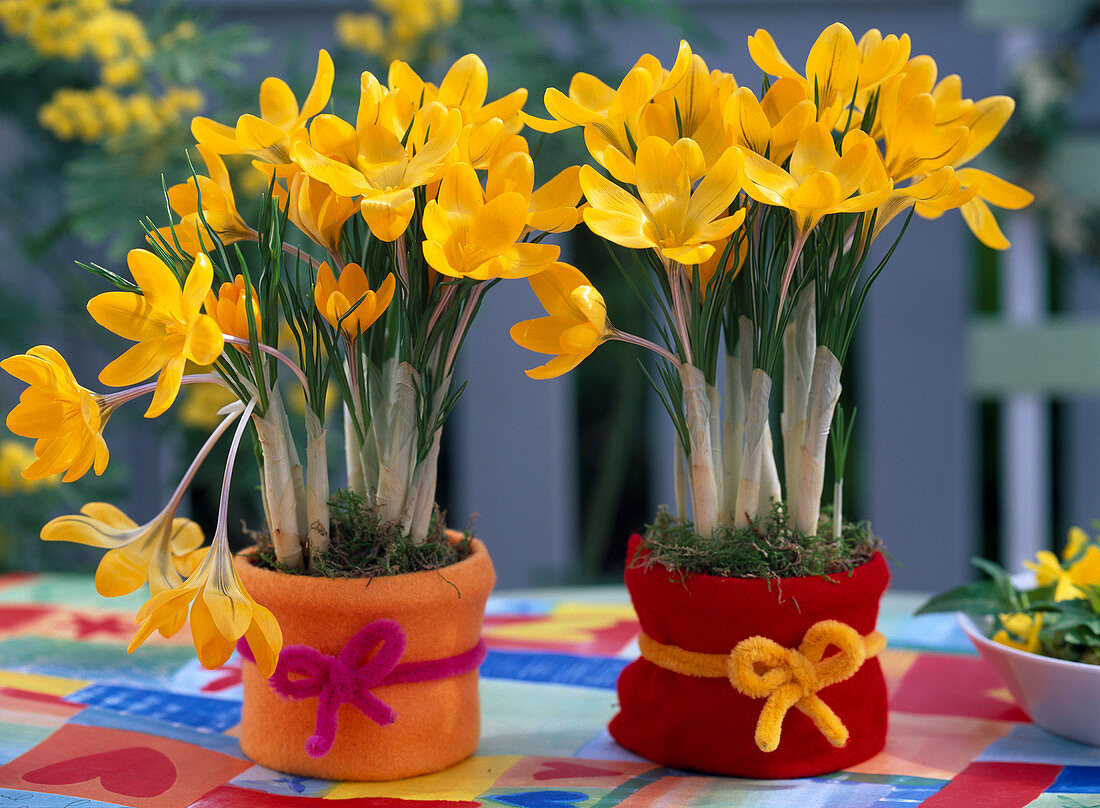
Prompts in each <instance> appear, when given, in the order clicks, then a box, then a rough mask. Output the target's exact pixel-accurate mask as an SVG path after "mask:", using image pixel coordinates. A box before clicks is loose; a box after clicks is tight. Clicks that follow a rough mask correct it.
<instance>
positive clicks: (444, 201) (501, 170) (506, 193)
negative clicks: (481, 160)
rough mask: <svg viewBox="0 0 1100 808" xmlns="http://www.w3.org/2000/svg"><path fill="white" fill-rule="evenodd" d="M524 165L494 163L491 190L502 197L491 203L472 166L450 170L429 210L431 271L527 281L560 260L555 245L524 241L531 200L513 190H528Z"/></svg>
mask: <svg viewBox="0 0 1100 808" xmlns="http://www.w3.org/2000/svg"><path fill="white" fill-rule="evenodd" d="M528 159H529V158H528ZM525 166H526V162H525V161H524V160H522V159H520V160H510V161H498V162H496V163H494V165H493V168H492V169H491V170H490V187H491V188H492V189H493V190H494V191H496V192H497V193H496V195H495V196H491V197H488V198H487V197H486V193H485V191H483V190H482V187H481V182H480V180H478V177H477V173H476V172H475V171H474V169H473V167H472V166H469V165H466V164H465V163H459V164H457V165H454V166H451V168H449V169H448V170H447V173H445V174H444V175H443V178H442V179H441V180H440V183H439V193H438V195H437V196H436V198H435V199H433V200H430V201H429V202H428V204H427V205H425V206H424V220H423V224H424V260H426V261H427V262H428V264H429V265H431V267H432V269H434V270H435V271H436V272H438V273H440V274H442V275H448V276H450V277H452V278H472V279H473V280H479V281H485V280H491V279H494V278H526V277H528V276H530V275H533V274H536V273H538V272H541V271H543V270H544V269H546V268H547V267H549V266H550V265H551V264H552V263H554V262H555V261H556V260H557V259H558V256H559V255H560V253H561V248H559V247H557V246H556V245H553V244H534V243H527V242H522V241H521V239H522V238H523V234H524V232H525V230H526V228H527V218H528V208H529V206H530V196H529V195H528V196H525V195H524V194H523V193H521V192H519V191H516V190H511V188H516V187H520V188H525V187H527V186H526V179H527V174H526V173H525V172H524V167H525ZM528 194H529V192H528Z"/></svg>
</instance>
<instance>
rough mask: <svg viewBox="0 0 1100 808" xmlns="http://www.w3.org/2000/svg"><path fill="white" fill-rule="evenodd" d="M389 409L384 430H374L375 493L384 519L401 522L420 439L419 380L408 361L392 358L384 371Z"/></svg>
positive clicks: (372, 427) (385, 393)
mask: <svg viewBox="0 0 1100 808" xmlns="http://www.w3.org/2000/svg"><path fill="white" fill-rule="evenodd" d="M382 385H383V388H382V389H383V391H384V395H385V396H386V399H385V404H384V406H385V408H386V419H385V420H386V424H385V432H378V431H377V430H376V429H375V426H376V422H375V421H373V420H372V422H371V432H372V433H374V438H375V441H374V442H375V445H376V446H377V448H378V485H377V489H376V492H375V495H376V497H377V501H378V506H379V512H380V515H381V516H382V518H383V519H384V520H386V521H391V522H398V523H400V522H402V521H403V520H404V518H405V517H406V515H407V513H408V506H409V493H410V489H411V485H412V472H413V464H414V462H415V460H416V439H417V394H416V389H417V379H416V372H415V371H414V370H413V368H412V365H410V364H409V363H408V362H400V363H398V362H396V360H393V359H390V360H387V362H386V367H385V368H384V370H383V373H382Z"/></svg>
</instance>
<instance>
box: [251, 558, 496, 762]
mask: <svg viewBox="0 0 1100 808" xmlns="http://www.w3.org/2000/svg"><path fill="white" fill-rule="evenodd" d="M234 563H235V565H236V568H237V573H238V574H239V575H240V577H241V580H242V582H243V583H244V585H245V588H246V589H247V590H248V592H249V594H251V595H252V597H253V598H255V599H256V601H257V602H258V603H261V604H263V605H264V606H266V607H267V608H269V609H271V611H272V612H273V613H274V614H275V617H276V618H277V619H278V621H279V625H280V626H281V627H282V631H283V648H284V651H285V649H287V648H289V647H292V646H308V648H311V649H315V651H309V652H308V653H310V654H313V655H314V656H318V654H320V655H326V656H328V657H336V656H338V655H339V653H340V651H341V649H342V648H344V646H345V645H346V644H347V643H348V641H349V640H350V639H352V637H354V636H355V635H356V634H357V633H359V632H361V631H362V630H364V628H365V627H366V626H368V625H369V624H371V623H373V622H374V621H377V620H383V621H389V620H392V621H396V622H397V623H398V624H399V625H400V627H401V629H402V630H403V632H404V634H405V635H406V645H405V650H404V653H403V654H401V657H400V664H401V665H403V666H411V665H415V663H422V662H430V661H437V660H447V659H449V658H451V657H456V658H458V657H460V656H461V655H469V654H470V653H471V650H472V649H475V648H476V647H477V646H478V643H479V642H480V638H481V623H482V618H483V616H484V613H485V602H486V600H487V599H488V597H489V592H490V591H491V590H492V588H493V583H494V582H495V581H496V574H495V573H494V571H493V562H492V561H491V560H490V558H489V552H488V550H486V549H485V545H483V544H482V543H481V542H480V541H478V540H476V539H475V540H474V541H473V542H472V543H471V552H470V555H469V556H468V557H467V558H465V559H464V560H462V561H460V562H459V563H457V564H453V565H451V566H450V567H446V568H444V569H441V570H432V571H429V572H415V573H409V574H406V575H395V576H378V577H375V578H370V579H356V578H338V579H335V578H310V577H305V576H290V575H286V574H284V573H280V572H274V571H271V570H264V569H260V568H259V567H256V566H254V565H253V564H252V563H251V561H250V560H249V559H248V557H247V556H238V557H237V558H236V559H235V560H234ZM379 653H381V652H379ZM280 664H282V663H280ZM277 677H278V674H277V675H276V676H275V677H272V679H273V680H274V679H276V678H277ZM243 678H244V707H243V713H242V716H241V749H242V750H243V751H244V753H245V754H246V755H248V756H249V757H250V758H252V759H253V760H255V761H256V762H257V763H259V764H261V765H263V766H267V767H268V768H272V769H277V770H279V771H284V772H288V773H291V774H300V775H305V776H308V777H320V778H324V779H329V780H396V779H399V778H402V777H412V776H414V775H418V774H427V773H429V772H435V771H439V770H441V769H445V768H447V767H448V766H451V765H453V764H455V763H457V762H459V761H460V760H463V759H465V758H467V757H469V756H470V755H472V754H473V753H474V750H475V749H476V748H477V744H478V738H479V736H480V732H481V717H480V705H479V702H478V672H477V669H476V668H474V669H473V670H469V671H467V672H465V673H460V674H458V675H452V676H445V677H443V678H431V679H429V680H427V681H409V682H402V683H399V684H387V683H382V684H379V685H377V686H373V687H371V688H370V692H369V697H373V699H376V700H378V701H380V702H381V703H382V705H384V707H388V708H389V709H390V710H392V711H393V713H395V714H396V716H395V720H394V722H393V723H381V724H380V723H377V722H376V720H374V719H372V718H371V717H369V716H368V715H367V714H365V713H364V712H363V711H361V710H360V709H359V708H358V707H356V706H355V705H354V704H351V703H343V704H341V705H340V706H339V708H338V710H337V713H336V720H337V726H336V731H335V736H334V738H333V740H332V746H331V748H330V749H329V750H328V751H327V753H325V754H323V755H322V756H319V757H314V756H311V755H310V753H309V752H308V751H307V743H308V742H309V741H310V739H311V738H312V737H313V736H314V734H315V731H316V730H317V728H318V727H319V723H318V715H319V709H318V707H319V704H318V703H319V700H318V698H294V699H287V698H284V697H282V696H280V695H279V694H278V693H276V692H275V690H274V689H273V687H272V684H271V683H270V682H268V681H267V680H265V679H263V678H262V677H261V676H260V675H259V672H258V671H257V669H256V666H255V665H254V664H252V663H250V662H246V663H245V665H244V672H243ZM284 678H285V677H284ZM290 678H291V679H293V678H294V677H293V676H291V677H290ZM369 697H368V698H369ZM314 751H315V753H316V750H314Z"/></svg>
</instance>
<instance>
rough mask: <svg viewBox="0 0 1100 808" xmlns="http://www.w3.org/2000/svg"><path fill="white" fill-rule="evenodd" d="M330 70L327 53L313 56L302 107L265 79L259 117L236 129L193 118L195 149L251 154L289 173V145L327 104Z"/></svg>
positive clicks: (244, 119)
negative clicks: (310, 82)
mask: <svg viewBox="0 0 1100 808" xmlns="http://www.w3.org/2000/svg"><path fill="white" fill-rule="evenodd" d="M333 75H334V70H333V66H332V57H331V56H329V55H328V51H325V50H322V51H320V52H319V53H318V54H317V73H316V75H315V77H314V79H313V86H312V87H310V90H309V94H308V95H307V96H306V99H305V101H303V102H302V106H301V107H299V106H298V99H297V98H296V97H295V96H294V91H293V90H291V89H290V87H289V86H287V83H286V82H285V81H283V80H282V79H280V78H276V77H275V76H269V77H267V78H266V79H264V80H263V83H262V84H261V85H260V116H259V117H256V116H255V115H250V114H249V115H242V116H240V117H239V118H238V119H237V125H236V127H235V128H234V127H231V126H226V125H225V124H221V123H218V122H217V121H212V120H210V119H209V118H203V117H196V118H194V119H193V120H192V121H191V134H192V135H194V136H195V140H197V141H198V142H199V145H201V146H206V147H207V148H209V149H210V150H211V151H214V152H216V153H217V154H251V155H253V156H255V157H257V158H259V159H260V160H262V161H263V162H265V163H271V164H272V165H275V166H277V167H279V168H280V171H293V170H294V167H293V166H292V165H291V154H290V142H291V139H292V137H293V136H294V134H295V133H296V132H297V131H298V130H300V129H301V128H302V127H304V126H305V122H306V121H307V120H309V119H310V118H311V117H313V116H314V115H316V114H317V113H318V112H320V111H321V110H322V109H324V108H325V105H326V104H327V103H328V99H329V95H330V94H331V93H332V79H333Z"/></svg>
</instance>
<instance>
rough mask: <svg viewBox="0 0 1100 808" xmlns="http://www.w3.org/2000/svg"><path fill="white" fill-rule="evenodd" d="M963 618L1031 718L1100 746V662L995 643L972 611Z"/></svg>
mask: <svg viewBox="0 0 1100 808" xmlns="http://www.w3.org/2000/svg"><path fill="white" fill-rule="evenodd" d="M958 619H959V626H960V627H961V628H962V630H963V631H964V632H965V633H966V636H968V637H969V638H970V641H971V642H973V643H974V647H975V648H977V649H978V653H979V654H981V655H982V658H983V659H985V661H986V662H988V663H989V664H990V665H992V666H993V669H994V670H995V671H997V675H998V676H1000V677H1001V680H1002V681H1003V682H1004V683H1005V685H1006V686H1007V687H1008V689H1009V691H1010V692H1011V693H1012V695H1013V696H1014V697H1015V699H1016V702H1017V703H1018V704H1019V705H1020V707H1022V708H1023V709H1024V711H1025V712H1026V713H1027V714H1028V715H1029V716H1031V720H1032V721H1034V722H1035V723H1036V724H1038V725H1039V726H1040V727H1042V728H1043V729H1045V730H1048V731H1049V732H1053V733H1054V734H1055V735H1061V736H1063V737H1065V738H1069V739H1070V740H1074V741H1079V742H1081V743H1087V744H1091V745H1092V746H1100V665H1087V664H1085V663H1084V662H1067V661H1066V660H1064V659H1054V658H1052V657H1047V656H1042V655H1040V654H1030V653H1028V652H1027V651H1017V650H1016V649H1015V648H1009V647H1008V646H1007V645H1001V644H1000V643H997V642H993V640H991V639H989V637H987V636H986V634H985V632H983V631H982V628H981V626H980V625H979V624H978V623H976V622H975V621H974V619H973V618H972V617H970V616H969V615H966V614H962V613H960V614H959V615H958Z"/></svg>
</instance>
